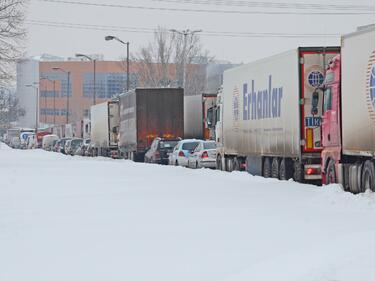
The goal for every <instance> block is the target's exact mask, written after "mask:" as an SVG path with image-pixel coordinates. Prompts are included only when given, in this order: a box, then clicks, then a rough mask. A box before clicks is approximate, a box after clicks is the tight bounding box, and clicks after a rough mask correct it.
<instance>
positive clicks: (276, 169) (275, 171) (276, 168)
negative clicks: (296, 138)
mask: <svg viewBox="0 0 375 281" xmlns="http://www.w3.org/2000/svg"><path fill="white" fill-rule="evenodd" d="M271 169H272V177H273V178H274V179H278V178H279V175H280V163H279V159H278V158H277V157H274V158H273V159H272V168H271Z"/></svg>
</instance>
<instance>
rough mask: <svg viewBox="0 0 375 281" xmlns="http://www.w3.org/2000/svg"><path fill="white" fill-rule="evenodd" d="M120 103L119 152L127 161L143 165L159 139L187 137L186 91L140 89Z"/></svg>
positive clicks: (132, 92)
mask: <svg viewBox="0 0 375 281" xmlns="http://www.w3.org/2000/svg"><path fill="white" fill-rule="evenodd" d="M119 99H120V139H119V148H120V151H121V153H122V154H123V155H124V158H126V159H131V160H134V161H139V162H143V161H144V155H145V153H146V151H147V150H148V149H149V148H150V145H151V143H152V141H153V140H154V139H155V138H156V137H160V138H164V139H176V138H179V137H181V138H182V137H184V91H183V89H182V88H137V89H135V90H132V91H129V92H127V93H124V94H122V95H120V97H119Z"/></svg>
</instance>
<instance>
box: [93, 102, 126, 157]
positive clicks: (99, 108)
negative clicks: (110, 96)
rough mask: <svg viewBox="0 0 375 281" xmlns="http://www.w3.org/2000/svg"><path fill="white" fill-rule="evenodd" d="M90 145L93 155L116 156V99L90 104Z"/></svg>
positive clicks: (118, 122)
mask: <svg viewBox="0 0 375 281" xmlns="http://www.w3.org/2000/svg"><path fill="white" fill-rule="evenodd" d="M90 112H91V145H92V146H93V149H94V152H93V154H94V155H99V156H107V157H114V158H117V157H118V137H119V126H120V113H119V102H118V101H106V102H103V103H100V104H96V105H93V106H91V109H90Z"/></svg>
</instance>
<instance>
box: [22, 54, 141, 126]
mask: <svg viewBox="0 0 375 281" xmlns="http://www.w3.org/2000/svg"><path fill="white" fill-rule="evenodd" d="M48 58H50V57H48ZM134 73H135V71H134V70H133V65H132V64H131V65H130V75H129V76H130V77H129V82H130V83H129V84H130V85H129V88H133V87H135V86H136V85H137V84H138V79H137V75H136V74H134ZM30 85H32V86H30ZM126 88H127V72H126V67H125V69H124V64H123V63H122V62H121V61H101V60H98V61H96V63H95V87H94V63H93V62H91V61H81V60H74V61H64V60H62V59H61V60H58V59H55V60H53V61H49V60H45V59H44V58H43V57H35V58H29V59H24V60H20V61H19V62H18V64H17V91H16V92H17V94H16V95H17V98H18V99H19V100H20V106H21V107H22V108H24V109H25V111H26V114H25V116H24V117H23V118H21V119H20V120H19V124H18V125H19V126H21V127H31V128H34V127H35V126H36V124H38V125H39V127H40V128H43V127H48V126H51V125H62V124H66V123H74V122H77V121H79V120H83V119H84V118H88V117H89V112H90V110H89V109H90V106H91V105H93V104H94V91H95V103H101V102H103V101H106V100H108V99H110V98H113V97H115V96H117V95H119V94H121V93H123V92H124V91H125V90H126ZM37 100H38V102H37ZM37 104H38V106H37ZM37 110H38V112H39V114H36V111H37Z"/></svg>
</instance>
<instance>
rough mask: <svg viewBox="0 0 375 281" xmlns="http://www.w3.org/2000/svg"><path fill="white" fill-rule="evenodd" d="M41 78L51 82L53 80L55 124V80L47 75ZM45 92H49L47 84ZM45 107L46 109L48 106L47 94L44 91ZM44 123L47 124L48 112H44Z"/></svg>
mask: <svg viewBox="0 0 375 281" xmlns="http://www.w3.org/2000/svg"><path fill="white" fill-rule="evenodd" d="M40 80H45V81H49V82H52V83H53V107H54V108H53V124H54V125H55V80H51V79H49V78H47V77H42V78H40ZM45 92H47V85H46V87H45ZM44 94H45V95H44V108H45V109H46V108H47V94H46V93H44ZM44 116H45V117H44V123H46V124H47V112H46V113H45V114H44Z"/></svg>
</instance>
